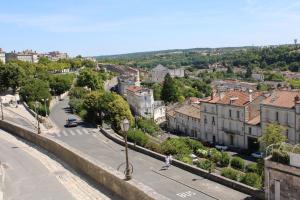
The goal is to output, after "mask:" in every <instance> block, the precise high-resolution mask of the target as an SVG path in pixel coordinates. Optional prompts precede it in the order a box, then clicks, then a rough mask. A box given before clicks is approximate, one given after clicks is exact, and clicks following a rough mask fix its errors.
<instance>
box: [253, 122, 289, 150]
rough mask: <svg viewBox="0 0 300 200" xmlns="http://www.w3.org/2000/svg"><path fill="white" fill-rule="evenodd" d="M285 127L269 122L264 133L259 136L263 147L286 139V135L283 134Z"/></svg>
mask: <svg viewBox="0 0 300 200" xmlns="http://www.w3.org/2000/svg"><path fill="white" fill-rule="evenodd" d="M284 131H285V128H284V127H283V126H281V125H279V124H274V123H270V124H268V125H267V126H266V127H265V129H264V131H263V135H262V136H261V137H259V138H258V141H259V142H260V145H261V147H262V148H266V147H268V146H269V145H271V144H277V143H281V142H285V141H286V139H287V138H286V136H285V135H283V132H284Z"/></svg>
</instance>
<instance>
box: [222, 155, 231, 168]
mask: <svg viewBox="0 0 300 200" xmlns="http://www.w3.org/2000/svg"><path fill="white" fill-rule="evenodd" d="M230 160H231V156H230V155H229V154H228V153H227V152H222V153H221V159H220V165H221V167H228V165H229V163H230Z"/></svg>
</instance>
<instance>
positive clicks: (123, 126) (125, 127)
mask: <svg viewBox="0 0 300 200" xmlns="http://www.w3.org/2000/svg"><path fill="white" fill-rule="evenodd" d="M120 126H121V130H122V132H123V134H124V139H125V156H126V169H125V179H126V180H130V179H131V178H132V174H131V171H130V168H129V161H128V144H127V133H128V130H129V127H130V123H129V121H128V119H124V120H123V121H122V122H121V124H120Z"/></svg>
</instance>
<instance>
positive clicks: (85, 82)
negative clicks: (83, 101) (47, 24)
mask: <svg viewBox="0 0 300 200" xmlns="http://www.w3.org/2000/svg"><path fill="white" fill-rule="evenodd" d="M77 85H78V86H80V87H85V86H86V87H89V88H91V89H92V90H98V89H101V90H103V81H102V80H101V79H100V78H99V76H97V73H96V72H93V71H92V70H91V69H84V70H81V71H80V73H79V76H78V78H77Z"/></svg>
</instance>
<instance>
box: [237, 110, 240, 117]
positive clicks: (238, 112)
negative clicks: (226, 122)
mask: <svg viewBox="0 0 300 200" xmlns="http://www.w3.org/2000/svg"><path fill="white" fill-rule="evenodd" d="M236 117H237V118H238V119H240V111H236Z"/></svg>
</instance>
